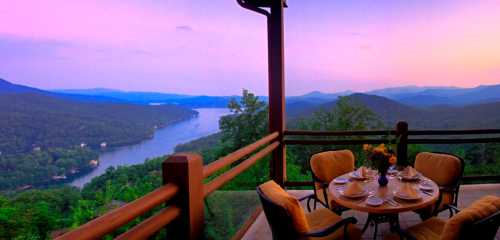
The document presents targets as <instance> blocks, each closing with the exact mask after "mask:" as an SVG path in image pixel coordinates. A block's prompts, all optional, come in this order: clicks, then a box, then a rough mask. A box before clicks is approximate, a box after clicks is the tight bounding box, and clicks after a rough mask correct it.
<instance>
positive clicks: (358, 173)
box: [356, 166, 368, 177]
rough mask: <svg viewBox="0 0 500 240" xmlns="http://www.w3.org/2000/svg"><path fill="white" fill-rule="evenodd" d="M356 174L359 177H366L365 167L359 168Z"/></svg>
mask: <svg viewBox="0 0 500 240" xmlns="http://www.w3.org/2000/svg"><path fill="white" fill-rule="evenodd" d="M356 173H357V174H356V175H358V176H359V177H367V176H368V169H367V168H366V167H363V166H361V167H360V168H358V170H357V171H356Z"/></svg>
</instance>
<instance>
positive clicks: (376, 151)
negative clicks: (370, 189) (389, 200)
mask: <svg viewBox="0 0 500 240" xmlns="http://www.w3.org/2000/svg"><path fill="white" fill-rule="evenodd" d="M363 150H364V151H365V152H366V153H367V159H368V162H369V163H370V165H371V166H373V167H374V168H376V169H377V170H378V172H379V175H380V176H379V179H378V181H379V184H380V185H381V186H385V185H387V183H388V180H387V177H386V176H385V175H386V174H387V171H388V170H389V167H390V166H391V165H394V164H396V162H397V157H396V154H395V153H394V152H393V151H392V149H388V148H387V147H386V145H385V144H383V143H382V144H380V145H378V146H375V147H374V146H372V145H369V144H365V145H363Z"/></svg>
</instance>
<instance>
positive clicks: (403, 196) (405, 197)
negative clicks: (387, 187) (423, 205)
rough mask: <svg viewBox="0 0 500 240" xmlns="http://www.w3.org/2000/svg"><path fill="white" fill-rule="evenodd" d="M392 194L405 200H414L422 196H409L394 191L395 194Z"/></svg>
mask: <svg viewBox="0 0 500 240" xmlns="http://www.w3.org/2000/svg"><path fill="white" fill-rule="evenodd" d="M394 196H395V197H397V198H400V199H403V200H407V201H415V200H419V199H421V198H422V196H420V195H418V194H417V196H415V197H410V196H408V195H406V194H403V193H401V192H396V194H394Z"/></svg>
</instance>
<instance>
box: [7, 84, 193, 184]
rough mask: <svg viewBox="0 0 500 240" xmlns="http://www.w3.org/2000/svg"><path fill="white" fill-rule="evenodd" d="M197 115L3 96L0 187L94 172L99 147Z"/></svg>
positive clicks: (30, 95) (140, 137)
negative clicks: (93, 165) (92, 162)
mask: <svg viewBox="0 0 500 240" xmlns="http://www.w3.org/2000/svg"><path fill="white" fill-rule="evenodd" d="M196 114H197V112H195V111H193V110H190V109H186V108H182V107H178V106H173V105H161V106H146V105H134V104H115V103H92V102H78V101H72V100H68V99H61V98H57V97H53V96H47V95H43V94H38V93H16V94H0V190H8V189H10V190H12V189H16V188H29V187H32V186H35V187H37V186H46V185H49V184H52V183H59V182H61V181H62V182H64V180H65V178H66V177H68V178H71V177H72V176H77V175H78V174H83V173H85V172H88V171H90V170H91V168H92V166H91V165H90V164H89V162H90V161H91V160H94V159H97V156H98V154H99V152H100V151H103V150H108V149H112V148H114V147H119V146H124V145H129V144H133V143H137V142H140V141H142V140H145V139H148V138H150V137H152V135H153V134H154V131H155V130H156V129H157V128H161V127H164V126H166V125H169V124H172V123H174V122H178V121H182V120H185V119H188V118H191V117H193V116H195V115H196ZM103 143H105V145H106V147H104V148H103V147H101V144H103ZM58 177H60V178H58Z"/></svg>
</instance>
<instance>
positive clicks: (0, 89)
mask: <svg viewBox="0 0 500 240" xmlns="http://www.w3.org/2000/svg"><path fill="white" fill-rule="evenodd" d="M6 91H7V92H8V91H11V92H15V91H24V92H31V91H35V92H38V93H42V94H48V95H56V96H58V97H63V98H67V99H73V100H77V101H87V102H116V103H134V104H143V105H144V104H152V103H153V104H176V105H180V106H185V107H190V108H201V107H226V106H227V104H228V103H229V101H230V100H231V99H233V98H235V99H237V100H239V99H240V97H239V96H197V95H185V94H175V93H160V92H139V91H130V92H129V91H121V90H115V89H106V88H94V89H60V90H51V91H46V90H39V89H36V88H30V87H26V86H22V85H16V84H12V83H9V82H7V81H5V80H0V94H2V93H5V92H6ZM353 93H355V92H352V91H342V92H335V93H324V92H320V91H313V92H310V93H307V94H304V95H300V96H287V97H286V101H287V105H290V106H298V107H310V106H313V105H319V104H323V103H327V102H329V101H334V100H336V99H337V98H338V97H339V96H347V95H351V94H353ZM364 93H365V94H369V95H376V96H381V97H386V98H389V99H392V100H396V101H398V102H400V103H404V104H406V105H409V106H414V107H432V106H465V105H470V104H478V103H486V102H495V101H499V100H500V84H497V85H482V86H478V87H473V88H459V87H446V86H443V87H419V86H402V87H390V88H383V89H376V90H372V91H367V92H364ZM260 99H261V100H263V101H267V97H266V96H260Z"/></svg>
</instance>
